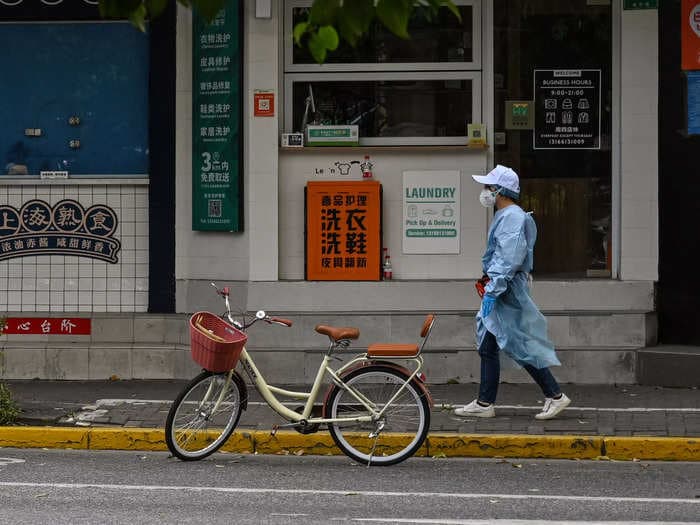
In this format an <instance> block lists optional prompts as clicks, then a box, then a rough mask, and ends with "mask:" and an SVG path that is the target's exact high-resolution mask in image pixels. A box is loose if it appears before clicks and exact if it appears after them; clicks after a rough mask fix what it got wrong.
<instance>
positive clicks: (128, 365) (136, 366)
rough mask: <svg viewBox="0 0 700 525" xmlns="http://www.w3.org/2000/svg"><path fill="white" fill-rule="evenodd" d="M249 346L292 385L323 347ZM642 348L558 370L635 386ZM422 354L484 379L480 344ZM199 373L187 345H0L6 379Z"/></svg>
mask: <svg viewBox="0 0 700 525" xmlns="http://www.w3.org/2000/svg"><path fill="white" fill-rule="evenodd" d="M249 351H250V353H251V355H252V357H253V359H254V360H255V363H256V365H257V367H258V368H259V369H260V371H261V372H262V374H263V375H264V377H265V378H266V380H267V381H268V382H271V383H274V384H287V383H299V382H303V383H312V382H313V380H314V378H315V376H316V372H317V370H318V366H319V364H320V362H321V358H322V356H323V354H324V351H325V349H324V348H323V347H318V348H313V349H308V350H304V349H299V348H290V347H273V348H252V347H251V348H249ZM360 352H361V349H359V348H358V349H351V350H350V351H348V352H347V353H344V354H341V355H340V356H339V357H341V358H342V359H344V360H345V359H348V358H349V357H350V356H354V355H356V354H358V353H360ZM638 352H639V350H638V349H636V348H629V347H583V348H566V349H558V351H557V353H558V355H559V358H560V360H561V362H562V366H561V367H556V368H554V369H553V372H554V374H555V376H556V377H557V379H558V380H559V381H560V382H562V383H576V384H632V383H635V382H636V369H635V364H636V363H637V361H638V359H637V353H638ZM423 358H424V371H425V373H426V375H427V377H428V380H429V381H430V382H431V383H435V384H441V383H442V384H444V383H476V382H478V381H479V369H480V362H479V355H478V353H477V352H476V349H475V348H462V349H452V348H434V347H433V348H430V349H429V350H425V351H424V352H423ZM334 364H335V365H337V366H339V365H340V363H335V362H334ZM198 371H199V366H198V365H197V364H196V363H195V362H194V361H192V359H191V354H190V348H189V346H188V345H183V344H172V343H161V344H158V343H147V344H104V343H103V344H99V343H87V342H85V343H77V342H74V343H70V344H63V345H58V344H57V343H44V342H27V343H24V344H19V343H16V342H13V343H5V344H4V346H3V347H2V349H1V350H0V378H3V379H61V380H85V379H93V380H104V379H109V378H119V379H188V378H191V377H194V376H195V375H196V374H197V373H198ZM501 380H502V381H503V382H508V383H527V382H530V381H531V379H530V377H529V376H528V375H527V374H526V373H525V372H524V371H523V370H520V369H517V368H515V367H514V366H513V367H508V366H507V365H505V364H504V366H503V367H502V373H501Z"/></svg>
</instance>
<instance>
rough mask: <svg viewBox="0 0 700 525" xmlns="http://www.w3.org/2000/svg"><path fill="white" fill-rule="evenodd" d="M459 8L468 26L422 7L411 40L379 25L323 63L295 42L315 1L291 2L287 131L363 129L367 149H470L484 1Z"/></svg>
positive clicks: (477, 105) (461, 1) (477, 107)
mask: <svg viewBox="0 0 700 525" xmlns="http://www.w3.org/2000/svg"><path fill="white" fill-rule="evenodd" d="M455 3H456V4H457V5H458V8H459V10H460V13H461V15H462V20H461V21H460V20H458V19H457V18H456V17H455V16H454V15H453V14H452V13H450V12H449V11H447V10H446V9H443V10H441V12H440V15H439V16H438V18H437V19H435V20H432V21H429V20H427V18H426V16H425V12H424V11H423V9H421V8H418V9H416V11H415V15H414V17H413V18H412V20H411V22H410V24H409V33H410V34H411V38H410V39H409V40H402V39H400V38H397V37H395V36H393V35H392V34H391V33H390V32H389V31H388V30H387V29H386V28H384V27H383V26H382V25H381V24H380V23H378V22H377V23H375V24H373V25H372V27H371V28H370V30H369V32H368V34H367V35H366V36H365V37H363V39H362V40H361V41H360V42H359V43H358V45H357V47H355V48H353V47H351V46H349V45H347V44H345V43H343V44H341V46H340V47H339V49H338V50H337V51H336V52H334V53H330V54H329V55H328V58H327V60H326V63H324V64H322V65H320V66H319V65H318V64H315V63H314V62H313V59H312V58H311V57H310V56H309V54H308V51H307V50H306V49H304V48H299V47H297V46H294V45H293V44H292V41H291V35H292V28H293V27H294V24H296V23H298V22H300V21H303V20H306V18H307V16H308V9H309V6H310V5H311V2H309V1H304V0H291V1H288V2H286V4H285V7H286V10H285V45H286V50H285V128H286V129H287V130H289V131H304V127H305V125H306V124H312V123H314V124H321V125H324V124H327V125H330V124H334V125H335V124H357V125H358V126H359V132H360V143H361V144H364V145H381V144H387V145H401V144H413V145H421V144H465V143H466V135H467V124H468V123H470V122H480V121H481V4H480V0H458V1H457V2H455Z"/></svg>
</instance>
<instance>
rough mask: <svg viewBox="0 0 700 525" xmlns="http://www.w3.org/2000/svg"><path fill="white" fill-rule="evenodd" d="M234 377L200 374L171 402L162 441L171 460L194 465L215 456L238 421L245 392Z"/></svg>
mask: <svg viewBox="0 0 700 525" xmlns="http://www.w3.org/2000/svg"><path fill="white" fill-rule="evenodd" d="M239 381H240V380H239V378H238V376H237V375H235V374H234V375H232V376H231V378H230V379H229V377H228V373H225V374H215V373H213V372H207V371H205V372H202V373H201V374H199V375H198V376H197V377H195V378H194V379H193V380H192V381H190V383H189V384H188V385H187V386H186V387H185V389H184V390H183V391H182V392H180V394H179V395H178V396H177V398H176V399H175V401H173V404H172V406H171V407H170V411H169V412H168V417H167V419H166V421H165V441H166V443H167V444H168V449H170V452H172V454H173V455H174V456H177V457H178V458H180V459H182V460H184V461H193V460H197V459H202V458H205V457H207V456H209V455H210V454H213V453H214V452H216V451H217V450H218V449H219V448H221V446H222V445H223V444H224V443H225V442H226V440H227V439H228V438H229V437H230V436H231V433H232V432H233V430H234V429H235V428H236V425H237V424H238V420H239V419H240V417H241V409H242V403H245V399H243V397H244V395H245V390H244V389H243V388H241V385H240V383H239Z"/></svg>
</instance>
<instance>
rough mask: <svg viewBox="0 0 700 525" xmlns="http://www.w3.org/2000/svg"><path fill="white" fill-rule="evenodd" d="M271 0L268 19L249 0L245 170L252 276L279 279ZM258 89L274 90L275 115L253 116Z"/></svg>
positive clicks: (275, 22)
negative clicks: (257, 11)
mask: <svg viewBox="0 0 700 525" xmlns="http://www.w3.org/2000/svg"><path fill="white" fill-rule="evenodd" d="M276 6H277V5H276V3H273V9H272V16H271V17H270V18H256V9H255V7H256V2H255V0H247V1H246V3H245V34H246V36H245V61H244V64H245V65H244V68H245V70H244V85H245V88H246V89H245V97H246V98H245V102H244V107H243V122H244V126H245V127H244V130H245V131H244V133H245V138H244V144H245V157H244V161H243V162H244V171H245V173H246V207H247V212H246V229H247V230H248V232H249V235H248V238H249V241H250V246H249V255H250V271H249V280H251V281H276V280H277V278H278V191H279V190H278V184H277V177H278V132H279V124H278V119H279V117H278V115H279V114H280V112H281V109H282V108H281V97H280V91H279V84H280V82H279V64H280V62H281V61H280V56H279V55H280V46H279V35H280V25H281V16H280V12H279V11H278V10H277V9H275V7H276ZM257 91H266V92H273V93H274V95H275V114H274V116H272V117H255V116H253V114H254V111H253V98H254V95H255V93H256V92H257Z"/></svg>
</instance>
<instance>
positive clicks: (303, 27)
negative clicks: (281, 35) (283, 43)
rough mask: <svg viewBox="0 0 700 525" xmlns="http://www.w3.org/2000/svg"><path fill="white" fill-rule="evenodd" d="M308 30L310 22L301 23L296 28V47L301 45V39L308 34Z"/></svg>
mask: <svg viewBox="0 0 700 525" xmlns="http://www.w3.org/2000/svg"><path fill="white" fill-rule="evenodd" d="M308 29H309V23H308V22H299V23H298V24H297V25H295V26H294V43H295V44H296V45H301V37H303V36H304V34H306V31H307V30H308Z"/></svg>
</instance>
